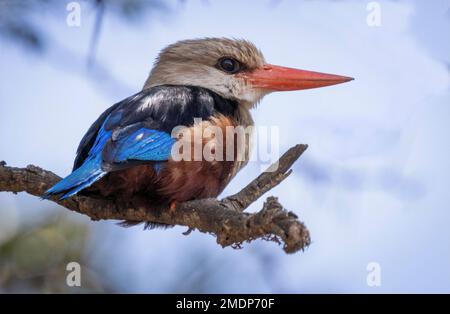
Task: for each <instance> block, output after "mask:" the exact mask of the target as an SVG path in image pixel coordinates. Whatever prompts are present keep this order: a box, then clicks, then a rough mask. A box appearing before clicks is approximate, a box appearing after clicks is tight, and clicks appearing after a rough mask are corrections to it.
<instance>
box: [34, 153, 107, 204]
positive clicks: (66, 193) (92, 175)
mask: <svg viewBox="0 0 450 314" xmlns="http://www.w3.org/2000/svg"><path fill="white" fill-rule="evenodd" d="M101 164H102V157H101V154H97V156H95V157H94V156H93V157H91V158H88V159H86V160H85V162H84V163H83V164H82V165H81V167H79V168H78V169H76V170H75V171H74V172H72V173H71V174H69V175H68V176H67V177H65V178H64V179H62V180H61V181H59V182H58V183H56V184H55V185H54V186H52V187H51V188H50V189H48V190H47V191H46V192H45V193H44V195H42V198H43V199H47V198H49V197H51V196H53V195H60V194H63V195H62V196H61V197H60V198H59V199H60V200H63V199H66V198H68V197H70V196H73V195H75V194H77V193H78V192H80V191H81V190H83V189H85V188H87V187H89V186H90V185H92V184H93V183H94V182H96V181H98V180H100V179H101V178H102V177H103V176H104V175H105V174H106V173H107V172H106V171H103V170H102V167H101Z"/></svg>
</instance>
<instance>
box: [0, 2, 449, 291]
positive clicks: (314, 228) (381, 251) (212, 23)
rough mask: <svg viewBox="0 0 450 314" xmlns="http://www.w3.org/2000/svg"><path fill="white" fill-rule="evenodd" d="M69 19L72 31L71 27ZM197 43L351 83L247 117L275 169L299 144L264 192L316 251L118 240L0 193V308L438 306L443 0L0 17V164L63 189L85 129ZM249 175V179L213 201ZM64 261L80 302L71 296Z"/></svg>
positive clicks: (444, 139)
mask: <svg viewBox="0 0 450 314" xmlns="http://www.w3.org/2000/svg"><path fill="white" fill-rule="evenodd" d="M78 8H79V9H80V11H79V12H80V16H79V17H80V20H79V22H80V23H79V26H77V25H76V23H75V25H74V23H73V19H71V18H70V17H69V22H68V15H69V14H70V13H73V12H74V11H73V10H77V9H78ZM373 14H375V15H373ZM204 36H220V37H221V36H226V37H238V38H246V39H249V40H251V41H253V42H254V43H255V44H256V45H257V46H258V47H259V48H261V50H262V51H263V52H264V54H265V57H266V59H267V60H268V61H269V62H270V63H274V64H280V65H285V66H290V67H298V68H303V69H309V70H316V71H322V72H328V73H336V74H342V75H348V76H353V77H355V78H356V80H355V81H353V82H351V83H348V84H344V85H338V86H333V87H328V88H324V89H317V90H308V91H301V92H292V93H283V94H281V93H280V94H276V93H275V94H271V95H269V96H267V97H266V98H265V99H264V100H263V101H262V103H261V104H260V105H259V106H258V108H257V109H256V110H254V112H253V113H254V118H255V121H256V124H257V125H258V124H259V125H266V126H277V127H279V130H280V139H281V143H280V145H281V146H280V148H279V150H280V152H283V151H285V150H286V149H288V148H289V147H290V146H292V145H293V144H296V143H307V144H309V145H310V147H309V149H308V150H307V152H306V153H305V154H304V156H302V157H301V158H300V160H299V161H298V162H297V163H296V164H295V167H294V173H293V175H291V176H290V177H289V178H288V179H287V180H286V181H284V182H283V183H282V184H281V185H280V186H279V187H277V188H275V189H273V190H272V191H270V192H269V193H270V194H272V195H276V196H278V197H280V200H281V202H282V203H283V204H284V205H285V206H286V208H288V209H290V210H292V211H294V212H295V213H296V214H298V215H299V217H300V219H301V220H302V221H304V222H305V223H306V225H307V226H308V228H309V229H310V232H311V235H312V244H311V246H310V247H309V248H308V249H306V250H305V251H304V252H298V253H296V254H293V255H286V254H285V253H284V252H283V251H282V250H281V248H280V247H278V246H277V245H276V244H274V243H273V242H263V241H255V242H253V243H251V244H245V245H244V248H243V249H241V250H234V249H232V248H226V249H222V248H221V247H219V246H218V245H217V244H216V243H215V239H214V238H213V237H211V236H210V235H206V234H201V233H199V232H193V233H191V234H190V235H189V236H183V235H182V234H181V233H182V232H184V231H185V229H184V228H181V227H175V228H173V229H168V230H150V231H143V230H142V227H134V228H121V227H119V226H117V225H116V224H115V222H114V221H104V222H91V221H90V220H89V219H88V218H87V217H85V216H82V215H80V214H76V213H72V212H69V211H67V210H65V209H63V208H61V207H58V206H57V205H55V204H53V203H51V202H47V201H41V200H39V199H38V198H36V197H32V196H29V195H26V194H19V195H13V194H11V193H0V292H2V293H8V292H44V293H51V292H68V293H78V292H151V293H155V292H158V293H160V292H162V293H181V292H192V293H206V292H214V293H231V292H235V293H241V292H248V293H251V292H260V293H270V292H279V293H309V292H323V293H330V292H343V293H346V292H363V293H379V292H450V245H449V242H450V228H449V221H450V205H449V204H450V193H449V184H448V180H449V175H450V163H449V160H450V146H449V145H450V144H449V143H450V142H449V140H448V136H449V132H450V124H449V122H450V120H449V118H450V88H449V87H450V80H449V69H450V40H449V39H450V2H449V1H448V0H436V1H420V0H417V1H412V0H410V1H406V0H405V1H400V0H398V1H360V0H358V1H357V0H354V1H352V0H347V1H345V0H342V1H338V0H336V1H319V0H317V1H313V0H309V1H307V0H305V1H288V0H278V1H275V0H272V1H264V0H263V1H245V2H244V1H212V0H211V1H207V0H204V1H200V0H198V1H175V0H174V1H158V0H152V1H143V0H124V1H118V0H117V1H113V0H111V1H106V0H105V1H87V0H86V1H75V2H71V1H56V0H46V1H44V0H42V1H37V0H35V1H12V0H11V1H8V0H6V1H5V0H2V1H0V47H1V49H0V69H1V71H0V134H2V137H1V138H2V139H1V144H0V160H5V161H6V162H7V163H8V164H9V165H11V166H26V165H27V164H35V165H39V166H41V167H43V168H46V169H49V170H52V171H54V172H55V173H57V174H59V175H61V176H65V175H67V174H68V173H69V172H70V171H71V167H72V162H73V159H74V156H75V150H76V147H77V145H78V142H79V141H80V139H81V137H82V136H83V134H84V133H85V132H86V130H87V129H88V127H89V126H90V124H91V123H92V122H93V121H94V120H95V119H96V118H97V116H98V115H99V114H100V113H101V112H102V111H104V110H105V109H106V108H107V107H109V106H111V105H112V104H114V103H115V102H117V101H119V100H121V99H123V98H125V97H127V96H129V95H131V94H133V93H135V92H137V91H139V90H140V89H141V88H142V85H143V82H144V80H145V79H146V77H147V75H148V72H149V71H150V69H151V66H152V63H153V60H154V59H155V57H156V55H157V53H158V51H159V50H160V49H161V48H163V47H164V46H166V45H168V44H170V43H173V42H175V41H177V40H181V39H186V38H198V37H204ZM259 171H260V166H259V165H258V163H257V162H254V163H250V164H249V166H248V167H247V168H245V169H244V170H243V171H241V172H240V173H239V175H238V176H237V177H236V178H235V180H234V181H233V182H232V183H231V184H230V185H229V186H228V187H227V189H226V191H225V192H224V193H223V194H224V195H227V194H231V193H234V192H237V191H238V190H239V189H240V188H242V187H243V186H244V185H245V184H246V183H248V181H249V180H250V178H253V177H255V176H256V175H257V174H258V173H259ZM262 201H263V200H261V201H259V202H257V203H255V204H253V206H252V207H251V209H250V210H252V211H256V210H259V209H260V208H261V204H262ZM71 261H76V262H78V263H80V265H81V267H82V285H81V287H68V286H67V285H66V275H67V271H66V265H67V263H68V262H71ZM369 263H377V264H376V265H378V266H379V270H380V273H379V274H380V282H379V283H380V285H377V286H371V285H369V284H368V282H367V279H368V275H369V276H370V274H371V269H370V268H369V270H368V268H367V267H368V265H369ZM370 265H373V264H370Z"/></svg>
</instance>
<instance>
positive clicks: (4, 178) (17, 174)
mask: <svg viewBox="0 0 450 314" xmlns="http://www.w3.org/2000/svg"><path fill="white" fill-rule="evenodd" d="M306 148H307V145H296V146H294V147H292V148H290V149H289V150H288V151H287V152H286V153H284V154H283V156H282V157H281V158H280V159H279V160H278V162H277V163H275V164H274V165H278V167H277V168H276V170H275V171H267V172H263V173H262V174H261V175H259V176H258V177H257V178H256V179H254V180H253V181H252V182H250V183H249V184H248V185H247V186H246V187H244V188H243V189H242V190H241V191H240V192H238V193H236V194H234V195H231V196H228V197H226V198H225V199H223V200H218V199H201V200H194V201H189V202H184V203H180V204H178V205H177V206H176V208H174V209H171V210H170V209H166V210H154V209H150V208H148V206H145V205H143V204H142V202H138V201H137V200H133V199H128V200H108V199H99V198H93V197H87V196H81V195H80V196H74V197H71V198H69V199H66V200H63V201H60V200H58V199H57V198H52V199H51V200H52V201H53V202H55V203H58V204H59V205H61V206H63V207H65V208H67V209H69V210H72V211H75V212H78V213H81V214H84V215H87V216H89V217H90V218H91V219H92V220H101V219H117V220H128V221H142V222H148V223H158V224H167V225H181V226H187V227H188V228H189V229H188V232H187V233H186V234H188V233H190V231H192V230H194V229H197V230H199V231H201V232H205V233H210V234H213V235H215V236H216V238H217V243H218V244H220V245H221V246H222V247H226V246H233V247H235V248H240V247H241V244H242V243H243V242H246V241H247V242H250V241H252V240H255V239H258V238H262V239H264V240H271V241H275V242H277V243H280V244H282V245H283V249H284V251H285V252H286V253H293V252H296V251H298V250H303V249H304V248H305V247H307V246H308V245H309V244H310V236H309V231H308V230H307V228H306V227H305V225H304V224H303V223H302V222H301V221H299V220H298V218H297V216H296V215H295V214H294V213H292V212H290V211H287V210H286V209H284V208H283V206H282V205H281V204H280V203H279V202H278V199H277V198H275V197H272V196H271V197H268V198H267V200H266V201H265V203H264V205H263V208H262V209H261V210H260V211H258V212H256V213H246V212H244V210H245V209H246V208H248V207H249V206H250V205H251V204H252V203H253V202H255V201H256V200H257V199H258V198H259V197H261V196H262V195H263V194H264V193H266V192H267V191H269V190H270V189H272V188H273V187H275V186H276V185H278V184H279V183H281V182H282V181H283V180H284V179H286V178H287V177H288V176H289V175H290V174H291V172H292V170H290V168H291V166H292V164H293V163H294V162H295V161H296V160H297V159H298V158H299V157H300V155H301V154H302V153H303V152H304V151H305V150H306ZM274 165H272V166H271V167H274ZM272 169H275V168H272ZM60 179H61V178H60V177H59V176H57V175H56V174H54V173H53V172H51V171H48V170H45V169H42V168H40V167H36V166H33V165H29V166H27V167H26V168H15V167H9V166H6V163H5V162H0V192H1V191H4V192H13V193H18V192H26V193H28V194H31V195H35V196H41V195H42V194H43V193H44V192H45V191H46V190H47V189H48V188H50V187H51V186H52V185H53V184H55V183H56V182H58V181H59V180H60Z"/></svg>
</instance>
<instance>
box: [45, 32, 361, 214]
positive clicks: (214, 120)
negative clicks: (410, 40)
mask: <svg viewBox="0 0 450 314" xmlns="http://www.w3.org/2000/svg"><path fill="white" fill-rule="evenodd" d="M351 80H353V78H351V77H347V76H340V75H334V74H326V73H319V72H313V71H306V70H300V69H294V68H288V67H284V66H277V65H272V64H269V63H267V62H266V61H265V58H264V56H263V54H262V52H261V51H260V50H259V49H258V48H257V47H256V46H255V45H254V44H253V43H251V42H250V41H248V40H244V39H234V38H199V39H188V40H181V41H178V42H176V43H173V44H171V45H169V46H167V47H166V48H164V49H162V50H161V51H160V53H159V55H158V57H157V58H156V60H155V62H154V65H153V68H152V70H151V71H150V74H149V75H148V78H147V79H146V81H145V83H144V86H143V88H142V90H141V91H139V92H137V93H136V94H134V95H132V96H130V97H128V98H126V99H124V100H122V101H120V102H118V103H116V104H114V105H113V106H111V107H110V108H108V109H107V110H106V111H104V112H103V113H102V114H101V115H100V116H99V117H98V119H97V120H96V121H95V122H94V123H93V124H92V126H91V127H90V128H89V129H88V131H87V133H86V134H85V135H84V137H83V138H82V140H81V142H80V144H79V146H78V149H77V153H76V157H75V161H74V165H73V170H72V172H71V173H70V174H69V175H68V176H66V177H65V178H63V179H62V180H61V181H59V182H57V183H56V184H55V185H54V186H52V187H51V188H50V189H48V190H47V191H46V192H45V194H44V195H43V198H44V199H48V198H51V197H56V198H58V199H60V200H64V199H66V198H69V197H72V196H74V195H77V194H82V195H83V194H85V195H90V196H95V197H102V198H111V199H129V198H136V197H139V198H141V199H145V200H146V201H147V202H148V203H149V204H154V205H155V206H159V207H162V208H169V209H173V208H175V207H176V206H177V204H179V203H181V202H185V201H189V200H194V199H202V198H211V197H217V196H218V195H219V194H220V193H221V192H222V191H223V190H224V188H225V187H226V186H227V184H228V183H229V182H230V180H231V179H232V178H233V177H234V176H235V175H236V173H237V172H238V171H239V170H241V169H242V168H243V167H244V166H245V165H246V164H247V162H248V157H245V158H243V160H242V159H239V160H233V158H229V159H231V160H229V159H228V158H227V159H222V160H220V159H219V158H217V160H205V159H201V160H183V159H182V160H179V159H177V158H174V157H173V156H174V155H173V153H174V147H176V146H177V145H179V144H180V143H183V144H185V145H184V146H182V149H181V151H183V149H184V150H185V151H184V152H186V150H188V149H190V148H192V146H193V145H194V143H193V141H192V139H191V138H189V136H185V137H184V138H183V136H178V137H177V136H174V135H173V130H174V128H176V127H178V126H183V127H184V130H188V131H192V132H194V133H195V132H196V131H202V130H204V128H205V127H208V126H211V127H216V128H219V129H221V130H225V129H226V128H228V127H237V126H243V127H248V126H253V125H254V121H253V119H252V115H251V110H252V109H253V108H254V107H255V106H256V105H257V104H258V103H259V102H260V101H261V100H262V98H263V97H264V96H265V95H267V94H269V93H272V92H280V91H294V90H303V89H310V88H318V87H324V86H329V85H334V84H340V83H344V82H348V81H351ZM199 120H200V122H199ZM219 140H220V138H219V139H215V141H214V138H212V137H211V136H209V137H207V136H205V137H202V138H201V142H202V145H204V144H205V143H207V142H208V141H213V144H214V145H216V146H215V148H217V147H218V144H219V142H218V141H219ZM222 140H223V139H222ZM223 143H225V141H223V142H222V144H223ZM226 143H228V142H226ZM189 145H192V146H189ZM214 145H213V146H214ZM229 145H233V148H234V149H235V152H234V153H233V157H236V152H237V153H242V152H244V151H245V152H246V153H248V150H249V144H248V143H244V144H242V145H238V144H236V143H232V144H229ZM186 147H187V148H186ZM213 150H214V149H213Z"/></svg>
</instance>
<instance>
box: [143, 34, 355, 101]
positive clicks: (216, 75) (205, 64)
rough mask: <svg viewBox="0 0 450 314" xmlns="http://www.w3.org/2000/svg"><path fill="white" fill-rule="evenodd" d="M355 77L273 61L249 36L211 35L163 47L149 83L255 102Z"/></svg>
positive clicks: (342, 81) (346, 80) (148, 84)
mask: <svg viewBox="0 0 450 314" xmlns="http://www.w3.org/2000/svg"><path fill="white" fill-rule="evenodd" d="M350 80H352V78H350V77H345V76H339V75H333V74H325V73H319V72H312V71H305V70H298V69H292V68H287V67H281V66H276V65H272V64H268V63H266V61H265V59H264V56H263V55H262V53H261V51H260V50H259V49H258V48H256V47H255V46H254V45H253V44H252V43H251V42H249V41H247V40H237V39H227V38H205V39H193V40H183V41H179V42H177V43H175V44H172V45H169V46H168V47H166V48H165V49H163V50H162V51H161V53H160V54H159V56H158V58H157V60H156V62H155V65H154V68H153V69H152V71H151V72H150V75H149V77H148V79H147V81H146V82H145V85H144V89H145V88H148V87H152V86H157V85H166V84H167V85H190V86H199V87H203V88H207V89H209V90H211V91H213V92H215V93H217V94H219V95H221V96H222V97H224V98H227V99H232V100H235V101H237V102H238V103H239V104H241V105H244V106H246V107H251V106H253V105H254V104H256V103H257V102H258V101H259V100H261V98H262V97H264V95H266V94H268V93H270V92H275V91H292V90H301V89H309V88H316V87H323V86H328V85H334V84H339V83H344V82H348V81H350Z"/></svg>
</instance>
